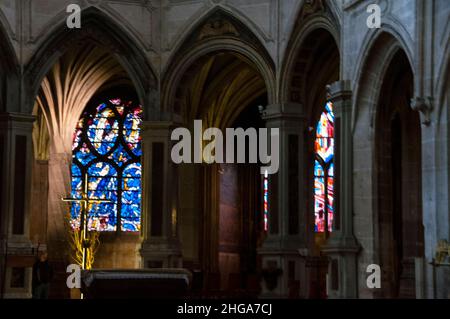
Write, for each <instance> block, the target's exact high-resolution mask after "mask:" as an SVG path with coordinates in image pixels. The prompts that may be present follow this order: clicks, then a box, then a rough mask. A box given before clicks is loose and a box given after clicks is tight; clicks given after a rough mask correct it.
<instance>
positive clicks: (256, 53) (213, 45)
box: [161, 8, 275, 113]
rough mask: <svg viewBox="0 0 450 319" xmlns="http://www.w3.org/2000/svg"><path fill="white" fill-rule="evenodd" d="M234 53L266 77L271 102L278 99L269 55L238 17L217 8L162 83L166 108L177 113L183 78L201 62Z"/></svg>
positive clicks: (195, 32)
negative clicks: (178, 94)
mask: <svg viewBox="0 0 450 319" xmlns="http://www.w3.org/2000/svg"><path fill="white" fill-rule="evenodd" d="M224 52H225V53H232V54H236V55H240V56H241V58H243V59H245V60H246V62H247V63H248V64H251V65H252V66H253V67H254V68H255V69H256V70H257V71H258V72H259V73H260V74H261V76H262V77H263V79H264V82H265V86H266V89H267V94H268V100H269V103H271V102H272V101H274V98H275V75H274V72H275V71H274V69H275V66H274V63H273V60H272V58H271V57H270V55H269V53H268V52H267V50H266V49H265V47H264V46H263V45H262V43H261V42H260V41H259V40H258V38H257V37H256V36H255V35H254V34H253V32H252V31H251V30H250V29H249V28H248V27H247V26H246V25H245V24H244V23H243V22H241V21H240V20H239V19H238V18H236V17H234V16H233V15H232V14H230V13H229V12H227V11H225V10H223V9H222V8H217V9H215V10H213V11H211V12H209V13H208V15H206V16H205V17H203V19H201V20H200V21H199V22H198V23H197V25H196V26H195V28H194V29H193V30H192V31H191V33H190V34H189V35H188V36H186V38H185V40H184V41H183V43H182V44H181V45H180V46H179V48H178V50H177V51H176V52H175V53H174V54H173V55H172V57H171V58H170V59H169V63H168V64H167V65H168V66H169V67H168V69H166V70H164V72H163V73H164V76H163V80H162V93H161V94H162V98H161V101H162V108H163V109H164V110H165V112H168V113H170V112H173V111H174V104H175V101H174V96H175V95H176V88H177V86H178V85H179V82H180V80H181V77H182V75H183V74H184V73H185V72H186V70H187V69H189V68H190V67H191V66H192V65H193V64H194V63H195V62H196V61H197V60H198V59H200V58H201V57H204V56H206V55H209V54H217V53H224Z"/></svg>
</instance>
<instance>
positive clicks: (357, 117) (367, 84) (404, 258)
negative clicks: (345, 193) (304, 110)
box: [353, 31, 424, 298]
mask: <svg viewBox="0 0 450 319" xmlns="http://www.w3.org/2000/svg"><path fill="white" fill-rule="evenodd" d="M364 56H365V60H364V61H363V62H362V64H361V65H362V67H361V68H360V69H359V70H358V72H357V75H356V77H357V82H356V84H355V99H354V101H353V105H354V107H353V132H354V133H353V134H354V139H355V140H357V141H359V142H358V143H357V144H355V146H354V155H353V156H354V159H355V160H354V170H355V175H354V183H355V185H359V184H360V183H361V182H362V180H371V181H372V183H371V185H369V187H366V188H359V187H355V188H354V193H355V198H358V200H356V202H355V212H356V216H355V232H359V233H365V234H367V239H366V240H361V245H362V246H363V248H364V250H363V253H362V255H361V256H360V257H359V266H358V267H360V270H361V271H362V269H364V267H365V266H364V264H363V261H365V260H370V261H371V262H373V263H377V264H379V265H381V267H382V268H383V269H385V272H386V274H385V276H384V279H383V280H386V283H382V287H383V286H384V287H385V288H384V289H382V290H380V291H378V292H373V295H372V297H383V298H385V297H399V296H400V297H411V296H413V295H414V293H415V287H414V288H413V280H414V276H412V278H411V277H408V275H407V274H406V273H407V272H409V274H411V271H412V273H414V270H413V267H414V266H413V265H412V264H411V258H414V257H418V258H421V257H423V254H424V252H423V245H424V237H423V220H422V219H423V217H422V216H423V213H422V177H421V168H422V164H421V163H422V152H421V148H422V147H421V146H422V137H421V134H422V131H421V122H420V115H419V113H418V112H417V111H415V110H413V109H412V107H411V99H412V98H413V96H414V82H415V77H414V68H413V67H412V65H413V64H412V62H411V56H410V55H409V54H408V50H407V49H405V48H404V45H403V44H402V42H401V41H399V40H398V38H397V36H396V35H395V34H391V33H390V32H386V31H382V32H378V33H377V35H376V36H374V37H373V38H372V42H371V45H370V46H369V49H368V50H367V52H366V53H365V55H364ZM412 145H414V147H413V146H412ZM404 167H409V169H410V173H408V172H406V171H405V169H404ZM363 199H364V200H363ZM367 203H371V204H370V205H367ZM405 210H408V214H406V213H405ZM405 227H406V229H408V231H407V232H405ZM405 252H406V253H405ZM362 278H363V277H362V276H361V275H360V279H361V280H362ZM360 287H362V286H361V284H360ZM414 296H415V295H414Z"/></svg>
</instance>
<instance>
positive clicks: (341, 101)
mask: <svg viewBox="0 0 450 319" xmlns="http://www.w3.org/2000/svg"><path fill="white" fill-rule="evenodd" d="M328 93H329V96H330V98H329V99H330V101H331V102H332V103H333V105H334V110H335V111H334V113H335V121H334V123H335V141H336V142H335V163H334V166H335V177H336V180H337V183H336V184H335V185H336V186H335V192H334V193H335V201H334V206H335V207H334V209H335V219H334V220H335V224H334V225H333V232H332V233H331V235H330V237H329V239H328V241H327V243H326V244H325V246H324V247H323V248H322V251H323V252H324V253H325V254H327V255H328V256H329V258H330V263H329V266H328V297H329V298H357V297H358V289H357V287H358V286H357V277H358V276H357V266H356V255H357V253H358V251H359V248H360V246H359V244H358V243H357V241H356V238H355V236H354V234H353V189H352V188H353V136H352V126H351V120H352V91H351V88H350V82H349V81H338V82H335V83H333V84H332V85H330V86H329V87H328Z"/></svg>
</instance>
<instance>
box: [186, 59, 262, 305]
mask: <svg viewBox="0 0 450 319" xmlns="http://www.w3.org/2000/svg"><path fill="white" fill-rule="evenodd" d="M177 92H179V94H178V95H177V103H179V105H180V110H181V112H183V114H185V116H186V121H187V122H188V123H187V125H188V127H192V125H193V121H194V120H195V119H201V120H202V125H203V130H206V129H207V128H211V127H216V128H219V129H220V130H222V132H223V133H224V136H225V132H226V129H227V128H242V129H243V130H247V129H248V128H252V129H256V130H257V129H258V128H260V127H264V123H263V121H262V120H261V116H260V114H259V106H262V105H266V104H267V90H266V86H265V82H264V80H263V78H262V76H261V75H260V74H259V72H258V71H257V69H256V67H255V66H254V65H253V64H252V63H251V62H249V60H248V59H247V58H246V57H244V56H243V55H241V54H238V53H236V52H230V51H220V52H212V53H209V54H207V55H205V56H202V57H200V58H199V59H197V60H196V61H195V62H194V63H193V64H192V65H191V66H190V67H189V68H188V69H187V70H186V72H185V73H184V74H183V76H182V78H181V80H180V85H179V86H178V89H177ZM247 143H248V142H247ZM204 144H205V145H206V143H204ZM225 144H226V143H225V141H224V145H225ZM247 146H248V144H247ZM247 149H249V147H247ZM224 151H225V152H226V151H227V150H224ZM224 158H226V154H224ZM246 158H247V159H248V158H249V154H246ZM236 162H237V156H236V154H235V159H234V163H236ZM234 163H223V164H206V163H203V164H200V165H197V166H196V165H184V166H182V167H181V170H180V175H181V176H180V179H181V183H182V184H184V183H192V184H191V185H192V187H193V188H194V189H199V190H198V192H196V194H195V198H194V199H193V201H192V199H191V200H190V203H187V202H185V201H184V200H181V210H182V211H184V214H183V213H182V214H181V217H180V218H181V221H180V222H181V224H182V225H181V228H182V229H184V231H183V232H184V234H181V242H188V241H189V238H188V237H191V236H192V237H194V238H197V242H191V245H193V246H194V248H192V247H186V248H185V252H184V253H183V255H184V258H185V260H184V266H186V267H188V268H190V267H191V268H192V269H193V270H194V271H196V270H200V271H201V272H202V281H203V283H202V286H203V289H206V290H208V291H209V293H210V294H213V295H214V294H220V295H227V296H233V295H235V296H237V295H239V294H247V293H248V294H252V295H253V296H256V295H257V294H258V282H259V279H258V261H257V254H256V250H257V247H258V245H259V244H260V243H261V240H262V236H264V230H263V225H262V201H261V200H262V195H261V192H262V178H261V175H260V169H259V167H260V165H259V164H258V163H254V164H247V163H248V160H247V161H246V163H240V164H234ZM188 176H191V178H192V177H193V176H196V177H194V178H193V180H195V182H194V183H193V182H192V181H191V182H189V181H188V178H189V177H188ZM181 197H182V198H185V195H183V194H181ZM186 200H187V199H186ZM187 201H188V200H187ZM189 206H191V207H189ZM193 208H196V209H197V211H193V210H192V209H193ZM193 233H196V234H193ZM188 234H190V236H188ZM184 236H186V237H185V238H186V241H185V239H184V238H183V237H184ZM192 237H191V238H192ZM195 246H197V247H198V248H195ZM195 268H198V269H195Z"/></svg>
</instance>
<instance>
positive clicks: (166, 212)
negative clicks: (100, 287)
mask: <svg viewBox="0 0 450 319" xmlns="http://www.w3.org/2000/svg"><path fill="white" fill-rule="evenodd" d="M173 127H174V126H173V124H172V123H171V122H144V123H143V124H142V146H143V155H142V231H141V234H142V236H143V242H142V247H141V250H140V253H141V256H142V267H143V268H162V267H164V268H181V267H182V258H181V249H180V243H179V239H178V222H177V219H178V174H177V167H176V165H175V164H174V163H173V162H172V159H171V157H170V153H171V150H172V141H171V140H170V135H171V132H172V129H173Z"/></svg>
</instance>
